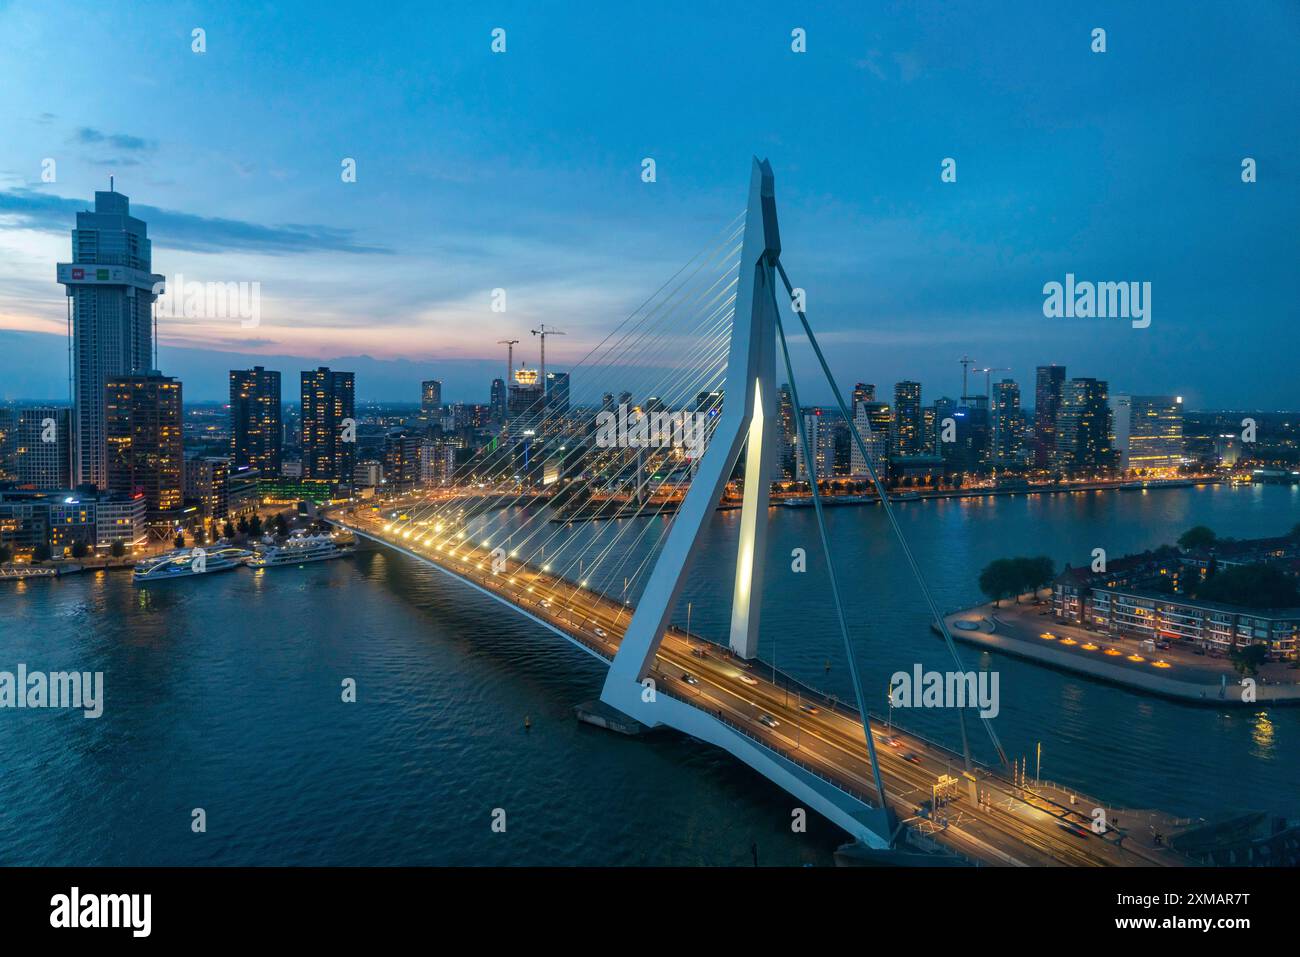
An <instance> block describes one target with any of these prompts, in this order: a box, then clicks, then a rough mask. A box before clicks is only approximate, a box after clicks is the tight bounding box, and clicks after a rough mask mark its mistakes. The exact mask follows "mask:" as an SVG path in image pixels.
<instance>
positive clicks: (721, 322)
mask: <svg viewBox="0 0 1300 957" xmlns="http://www.w3.org/2000/svg"><path fill="white" fill-rule="evenodd" d="M730 301H731V300H728V301H727V302H726V303H724V304H723V305H722V306H720V307H717V308H715V309H714V314H715V315H716V314H717V313H718V312H719V310H722V315H721V318H718V319H716V320H715V321H714V325H713V327H712V329H713V330H717V332H716V333H715V334H714V336H713V340H712V341H713V342H716V343H722V342H723V341H724V340H725V338H726V337H727V335H728V334H729V331H728V326H729V323H730V313H727V312H726V311H725V310H726V309H728V308H729V306H730ZM702 348H703V347H701V349H702ZM714 351H715V353H722V352H724V351H725V346H715V347H714ZM714 361H717V360H716V359H714ZM670 375H671V373H669V374H667V375H665V377H664V378H661V379H660V380H659V381H658V382H656V383H653V385H654V386H655V387H656V388H659V387H660V386H663V385H666V384H667V383H668V381H669V376H670ZM659 391H661V392H662V391H663V389H662V388H659ZM687 394H688V393H687ZM595 440H596V432H595V431H594V430H592V431H590V432H588V434H587V435H586V436H578V437H577V439H576V443H577V444H576V448H577V449H579V450H580V449H582V448H584V447H586V446H589V445H591V444H592V443H593V442H594V441H595ZM521 497H524V496H523V493H522V492H521V493H520V494H519V495H516V497H515V500H514V501H513V502H511V503H508V504H507V505H506V506H503V508H512V507H515V505H516V504H517V502H518V501H519V499H520V498H521ZM539 497H542V496H541V495H540V494H538V493H534V495H532V496H531V497H530V498H531V499H532V500H536V499H537V498H539ZM544 513H545V508H543V509H540V510H538V511H537V512H536V513H535V514H533V515H529V516H527V518H526V519H525V521H524V523H523V524H522V525H520V526H519V527H518V528H515V529H512V530H511V531H510V535H511V537H512V538H513V537H514V536H515V535H518V534H521V533H523V532H524V531H525V530H526V529H527V527H528V525H529V524H530V523H531V522H533V521H534V520H535V519H540V518H541V517H542V516H543V514H544ZM544 528H545V525H544V523H542V522H540V521H538V530H537V531H532V532H530V533H529V535H528V537H527V538H526V539H525V540H524V543H523V545H521V546H520V547H524V546H525V545H526V544H527V542H528V541H531V540H532V538H533V537H534V536H535V535H537V534H539V532H540V530H541V529H544ZM451 534H453V535H454V534H455V533H454V532H453V533H451ZM448 537H450V535H449V536H448Z"/></svg>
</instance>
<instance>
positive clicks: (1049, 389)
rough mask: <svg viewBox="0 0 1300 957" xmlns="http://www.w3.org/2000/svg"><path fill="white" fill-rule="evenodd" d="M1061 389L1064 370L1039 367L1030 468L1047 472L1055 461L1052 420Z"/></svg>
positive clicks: (1056, 367)
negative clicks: (1034, 467)
mask: <svg viewBox="0 0 1300 957" xmlns="http://www.w3.org/2000/svg"><path fill="white" fill-rule="evenodd" d="M1064 387H1065V366H1058V365H1050V366H1039V367H1038V373H1037V378H1036V381H1035V382H1034V465H1035V466H1037V467H1038V468H1040V469H1045V468H1051V467H1052V465H1053V464H1054V463H1055V461H1056V419H1057V415H1058V414H1059V413H1060V410H1061V394H1062V391H1063V389H1064Z"/></svg>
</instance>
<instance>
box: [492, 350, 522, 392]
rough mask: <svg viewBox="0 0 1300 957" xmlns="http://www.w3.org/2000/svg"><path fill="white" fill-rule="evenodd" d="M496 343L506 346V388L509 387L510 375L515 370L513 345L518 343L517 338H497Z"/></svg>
mask: <svg viewBox="0 0 1300 957" xmlns="http://www.w3.org/2000/svg"><path fill="white" fill-rule="evenodd" d="M497 345H499V346H505V347H506V380H505V381H506V388H507V389H509V388H510V377H511V376H512V375H513V374H514V371H515V346H517V345H519V340H518V339H498V340H497Z"/></svg>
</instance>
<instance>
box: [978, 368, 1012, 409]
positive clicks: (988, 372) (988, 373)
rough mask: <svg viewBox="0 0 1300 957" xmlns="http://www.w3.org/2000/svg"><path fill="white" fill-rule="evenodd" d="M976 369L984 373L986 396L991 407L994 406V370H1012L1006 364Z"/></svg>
mask: <svg viewBox="0 0 1300 957" xmlns="http://www.w3.org/2000/svg"><path fill="white" fill-rule="evenodd" d="M975 371H976V372H983V373H984V398H985V400H986V401H987V402H988V404H989V408H990V409H991V408H993V382H992V374H993V373H994V372H1010V371H1011V370H1010V369H1008V368H1007V367H1006V366H990V367H989V368H987V369H976V370H975Z"/></svg>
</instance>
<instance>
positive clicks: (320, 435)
mask: <svg viewBox="0 0 1300 957" xmlns="http://www.w3.org/2000/svg"><path fill="white" fill-rule="evenodd" d="M355 396H356V381H355V376H354V374H353V373H351V372H334V371H332V370H331V369H329V368H328V367H326V366H321V367H320V368H319V369H313V370H311V371H307V372H303V373H302V477H303V478H308V479H324V480H326V481H331V482H351V481H352V467H353V465H354V464H355V463H356V448H357V446H356V436H355V433H350V434H349V433H348V432H346V431H345V430H347V429H348V427H349V426H351V427H352V428H353V429H355V427H356V420H355V418H354V415H355ZM344 420H347V421H344Z"/></svg>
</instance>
